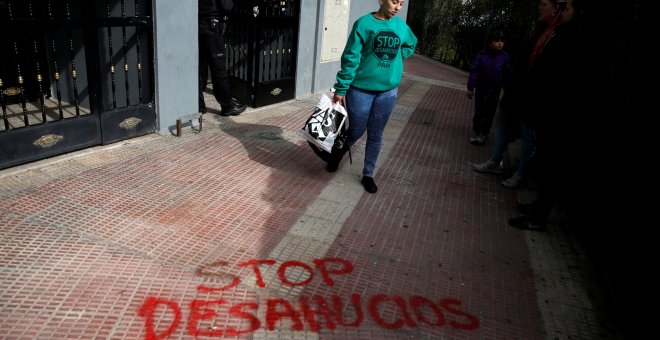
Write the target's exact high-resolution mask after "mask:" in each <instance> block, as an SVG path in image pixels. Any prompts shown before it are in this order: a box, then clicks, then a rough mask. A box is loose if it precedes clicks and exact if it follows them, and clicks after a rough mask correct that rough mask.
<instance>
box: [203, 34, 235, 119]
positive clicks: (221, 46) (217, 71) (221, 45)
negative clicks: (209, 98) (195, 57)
mask: <svg viewBox="0 0 660 340" xmlns="http://www.w3.org/2000/svg"><path fill="white" fill-rule="evenodd" d="M208 46H209V50H210V60H209V66H210V69H211V82H212V83H213V95H214V96H215V99H216V100H217V101H218V103H220V106H221V107H222V108H223V109H225V108H230V107H231V106H232V102H231V94H230V92H229V74H228V72H227V65H226V64H225V63H226V51H225V39H224V37H222V36H221V35H220V34H218V33H214V35H213V36H212V37H210V39H209V42H208Z"/></svg>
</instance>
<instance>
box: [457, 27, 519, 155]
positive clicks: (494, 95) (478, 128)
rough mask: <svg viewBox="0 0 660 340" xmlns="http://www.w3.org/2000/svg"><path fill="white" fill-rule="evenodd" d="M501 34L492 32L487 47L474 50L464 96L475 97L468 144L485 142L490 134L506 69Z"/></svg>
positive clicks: (507, 66) (506, 56)
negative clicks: (475, 53) (477, 51)
mask: <svg viewBox="0 0 660 340" xmlns="http://www.w3.org/2000/svg"><path fill="white" fill-rule="evenodd" d="M503 48H504V33H502V31H494V32H492V33H491V34H490V35H489V36H488V39H487V41H486V47H485V48H484V49H483V50H481V51H480V52H479V53H477V55H476V57H475V58H474V62H472V69H471V70H470V76H469V78H468V83H467V90H468V91H467V97H468V99H472V98H474V116H473V117H472V132H473V134H472V137H470V143H471V144H474V145H484V144H485V143H486V139H487V138H488V135H489V134H490V128H491V125H492V124H493V118H494V117H495V112H496V111H497V103H498V102H499V99H500V93H501V92H502V84H503V81H504V78H505V77H506V76H507V73H508V72H509V55H508V54H507V53H506V52H505V51H504V50H503Z"/></svg>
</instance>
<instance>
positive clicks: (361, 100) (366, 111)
mask: <svg viewBox="0 0 660 340" xmlns="http://www.w3.org/2000/svg"><path fill="white" fill-rule="evenodd" d="M398 93H399V89H398V88H394V89H391V90H388V91H383V92H380V91H367V90H362V89H358V88H355V87H352V86H351V87H350V88H349V89H348V92H346V111H348V140H347V144H348V146H351V145H353V144H355V142H357V140H358V139H360V137H362V135H363V134H364V132H365V131H366V132H367V145H366V147H365V152H364V168H363V169H362V175H363V176H368V177H373V174H374V169H375V168H376V160H377V159H378V154H379V153H380V147H381V145H382V141H383V131H384V130H385V125H387V121H388V120H389V119H390V114H391V113H392V109H394V104H395V103H396V98H397V94H398Z"/></svg>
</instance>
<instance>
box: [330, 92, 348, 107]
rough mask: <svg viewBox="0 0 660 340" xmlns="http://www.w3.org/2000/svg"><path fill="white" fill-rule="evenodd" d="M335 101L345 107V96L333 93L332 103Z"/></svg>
mask: <svg viewBox="0 0 660 340" xmlns="http://www.w3.org/2000/svg"><path fill="white" fill-rule="evenodd" d="M337 103H340V104H341V105H343V106H344V107H346V97H344V96H340V95H338V94H336V93H335V95H334V96H332V104H337Z"/></svg>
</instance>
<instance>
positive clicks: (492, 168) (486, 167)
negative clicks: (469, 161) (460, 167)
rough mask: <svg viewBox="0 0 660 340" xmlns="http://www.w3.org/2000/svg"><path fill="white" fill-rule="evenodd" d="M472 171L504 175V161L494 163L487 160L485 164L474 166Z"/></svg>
mask: <svg viewBox="0 0 660 340" xmlns="http://www.w3.org/2000/svg"><path fill="white" fill-rule="evenodd" d="M474 170H475V171H477V172H484V173H489V174H501V173H504V161H499V162H495V161H493V160H490V159H489V160H487V161H486V163H481V164H475V165H474Z"/></svg>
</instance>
